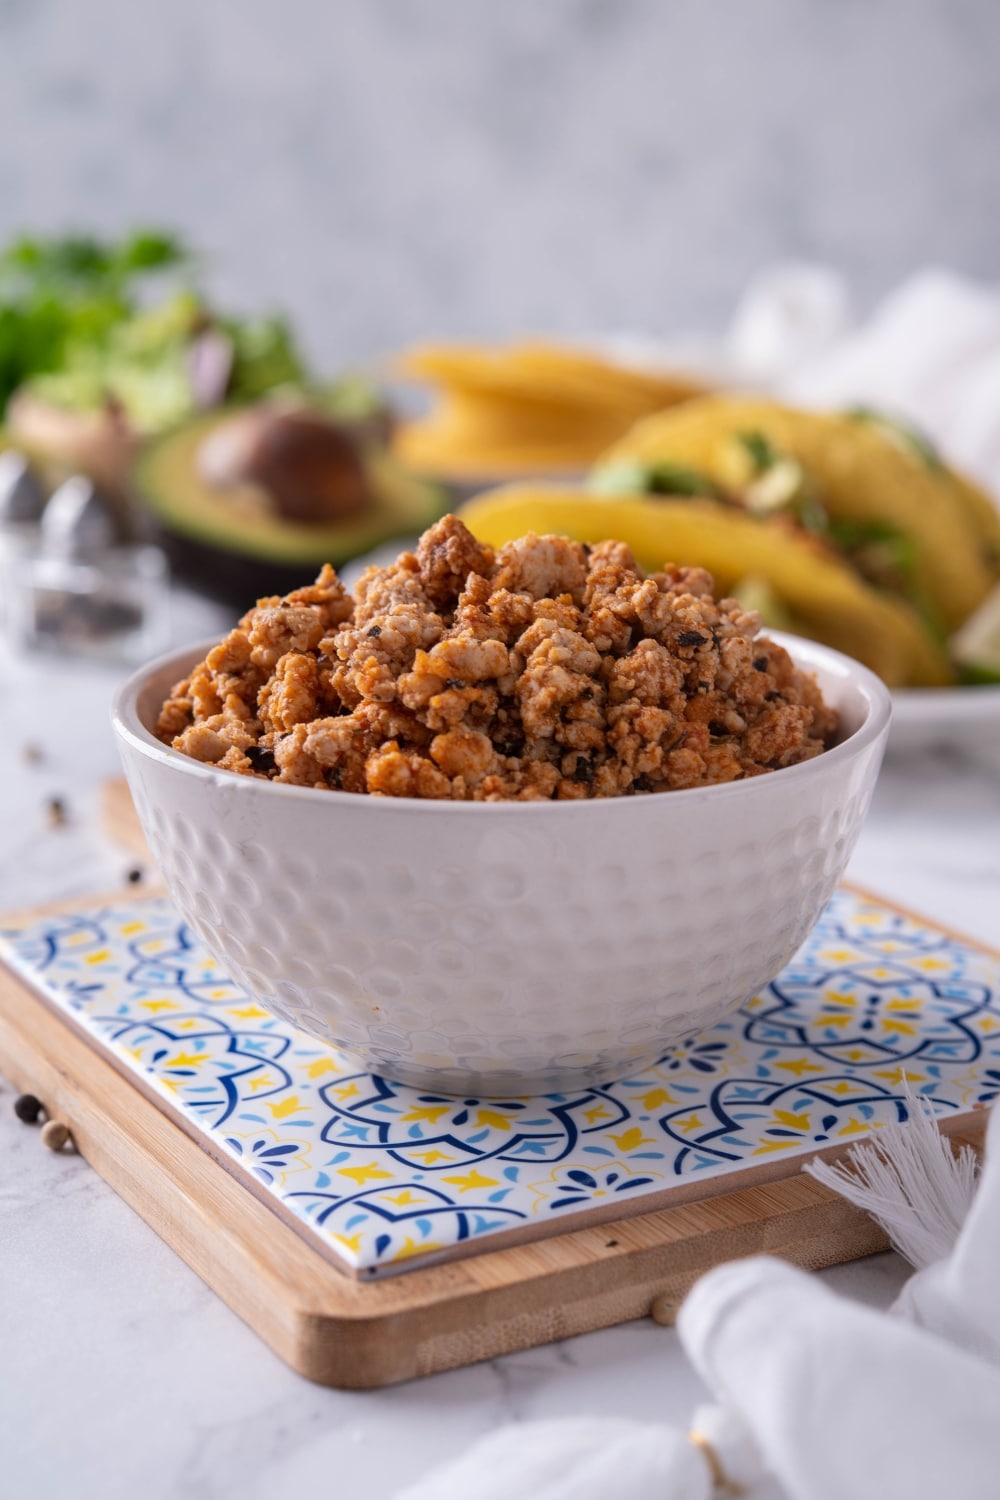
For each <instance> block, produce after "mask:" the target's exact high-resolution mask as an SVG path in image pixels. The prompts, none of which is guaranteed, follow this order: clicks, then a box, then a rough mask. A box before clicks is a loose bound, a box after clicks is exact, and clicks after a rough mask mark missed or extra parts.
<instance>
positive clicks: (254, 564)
mask: <svg viewBox="0 0 1000 1500" xmlns="http://www.w3.org/2000/svg"><path fill="white" fill-rule="evenodd" d="M148 531H149V533H150V539H151V540H152V541H154V542H155V543H156V545H157V546H159V547H162V548H163V550H164V552H165V553H166V554H167V558H168V559H169V562H170V570H171V573H172V575H173V576H174V577H175V578H178V579H180V580H181V581H182V582H184V583H186V584H188V585H190V587H191V588H193V589H196V590H197V591H198V593H199V594H204V595H205V596H206V598H209V599H215V600H217V601H218V603H219V604H227V605H230V606H232V607H233V608H234V609H238V610H240V611H243V610H247V609H250V608H252V606H253V605H254V604H255V602H256V601H257V600H258V599H263V598H265V597H267V596H269V595H271V594H290V593H291V592H292V590H293V589H300V588H302V587H303V585H304V584H307V583H312V581H313V579H314V578H315V577H316V575H317V573H318V572H319V570H320V568H321V567H322V566H323V563H324V562H327V561H333V559H327V558H320V559H319V561H318V562H316V563H311V562H299V563H283V562H268V561H267V560H266V559H265V558H261V557H251V556H249V554H248V553H245V552H242V553H241V552H231V551H227V550H226V549H225V548H222V547H213V546H210V545H208V544H207V543H205V542H199V541H196V540H195V539H194V537H190V536H181V534H180V532H177V531H171V530H170V529H169V527H166V526H164V525H162V524H161V522H159V521H158V520H157V518H156V517H155V516H151V517H150V518H149V526H148ZM405 541H406V538H405V537H404V538H401V539H400V546H401V547H402V546H403V545H404V544H405ZM348 561H349V559H348V558H341V559H340V562H339V564H336V563H335V564H334V566H341V567H342V566H343V565H344V563H346V562H348Z"/></svg>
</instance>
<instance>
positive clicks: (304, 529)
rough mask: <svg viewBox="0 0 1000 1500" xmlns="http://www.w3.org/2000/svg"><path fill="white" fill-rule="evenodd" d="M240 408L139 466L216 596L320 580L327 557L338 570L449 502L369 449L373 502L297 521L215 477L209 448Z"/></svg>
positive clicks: (216, 415)
mask: <svg viewBox="0 0 1000 1500" xmlns="http://www.w3.org/2000/svg"><path fill="white" fill-rule="evenodd" d="M239 410H240V409H239V408H233V407H228V408H222V409H219V410H216V411H213V412H211V413H208V414H207V415H205V416H201V417H196V418H195V419H193V420H192V421H189V422H186V423H184V425H183V426H182V427H178V428H176V429H175V430H174V431H172V432H169V433H167V434H166V435H165V436H163V437H161V438H158V439H156V440H154V441H153V442H152V443H150V445H149V446H148V447H147V448H146V449H145V450H144V451H143V453H142V454H141V456H140V457H139V459H138V460H137V462H136V465H135V469H134V471H133V473H134V483H135V489H136V491H137V497H138V499H139V501H140V503H141V504H142V505H143V507H144V509H145V510H146V512H147V514H148V516H149V518H150V520H151V522H152V528H153V530H154V532H155V535H156V540H157V541H158V542H160V544H161V545H162V546H163V547H164V549H165V550H166V552H167V554H168V556H169V557H170V560H171V564H172V566H173V568H174V570H175V572H176V573H177V574H178V576H179V577H182V578H185V579H187V580H188V581H189V582H190V583H192V584H194V585H195V586H196V587H198V588H199V589H201V590H202V591H203V592H205V593H206V594H209V595H210V596H211V597H213V598H215V599H219V600H221V601H222V602H224V603H227V604H234V605H236V606H237V607H246V606H247V605H248V604H250V603H252V601H253V600H254V599H256V598H258V597H260V596H262V595H267V594H285V593H288V592H289V591H290V590H292V589H295V588H300V587H301V586H302V585H303V584H306V583H309V582H311V580H312V579H313V578H314V577H315V575H316V574H317V573H318V572H319V569H320V568H321V567H322V566H323V564H324V563H326V562H328V563H332V564H333V566H334V567H339V566H342V565H343V564H344V563H346V562H349V561H350V560H351V558H354V557H360V556H362V555H363V554H364V553H366V552H370V551H371V550H372V549H373V548H374V547H378V546H380V545H381V544H382V543H384V542H388V541H391V540H392V539H393V538H394V537H399V538H401V539H405V538H407V537H413V536H416V535H418V534H419V533H420V532H422V531H424V530H425V529H426V528H427V527H428V526H430V525H431V524H432V523H433V522H434V521H436V520H437V519H438V517H439V516H441V515H443V514H444V512H445V510H446V509H447V499H446V495H445V492H444V490H443V489H441V488H440V486H438V485H435V484H432V483H430V482H428V481H426V480H423V479H417V478H415V477H414V476H413V475H412V474H409V473H407V472H406V470H404V469H402V468H401V467H400V465H399V464H398V462H397V461H396V460H394V459H393V458H392V457H391V456H390V455H389V454H388V453H387V452H386V451H385V450H383V449H378V448H370V447H368V448H365V449H363V450H362V451H361V453H360V457H361V462H362V464H363V467H364V471H365V476H366V478H367V481H368V500H367V502H366V504H365V505H364V507H363V508H361V509H359V510H357V511H354V512H352V513H351V514H349V515H345V516H343V517H341V518H339V519H337V520H335V521H321V522H303V521H298V520H292V519H289V518H288V517H286V516H282V515H281V514H280V513H279V512H278V511H277V510H275V509H274V508H273V507H268V506H267V505H266V504H263V503H262V499H263V497H262V496H261V494H260V492H259V490H257V489H256V488H255V487H254V486H249V485H235V486H233V485H230V486H227V487H225V488H221V487H218V486H216V485H214V484H212V483H209V482H208V481H207V479H206V478H205V476H204V474H203V472H202V468H203V465H202V463H201V462H200V461H199V455H200V454H201V451H202V447H203V445H204V443H205V442H206V441H207V439H208V438H209V437H210V436H211V435H212V434H213V432H215V431H216V430H217V429H219V428H220V427H221V426H222V424H224V423H228V422H230V421H231V419H232V418H233V417H234V416H235V415H237V414H238V411H239ZM244 410H245V408H244Z"/></svg>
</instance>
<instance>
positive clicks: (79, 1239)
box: [0, 596, 1000, 1500]
mask: <svg viewBox="0 0 1000 1500" xmlns="http://www.w3.org/2000/svg"><path fill="white" fill-rule="evenodd" d="M175 603H176V608H175V613H174V635H175V638H176V639H178V640H183V639H192V638H196V637H197V636H199V635H205V634H208V633H211V632H212V631H213V630H214V629H216V628H217V627H219V628H221V626H222V624H223V623H224V618H225V617H224V615H223V613H222V612H217V611H215V610H214V608H213V607H211V606H208V605H206V604H204V603H203V602H202V601H196V600H194V599H192V598H190V597H186V596H178V597H177V599H176V601H175ZM121 675H122V673H121V669H115V668H111V667H93V666H91V667H82V666H80V665H79V664H66V663H63V662H59V661H54V660H43V659H42V658H37V659H31V660H27V659H13V658H11V657H10V656H9V655H8V656H4V657H0V704H2V705H3V708H2V715H0V722H2V724H3V738H2V750H0V771H2V774H0V827H2V829H3V833H2V849H3V858H2V860H0V910H9V909H12V908H15V907H23V906H27V905H30V904H33V903H38V902H43V901H51V900H55V899H59V898H68V897H72V896H77V895H85V894H87V893H90V892H95V893H96V892H104V891H108V890H111V889H114V888H115V887H117V886H119V885H120V884H121V883H122V880H123V877H124V875H125V873H126V871H127V870H128V869H129V867H130V866H131V865H132V864H134V863H135V861H134V859H132V858H131V857H130V856H129V854H128V853H127V852H125V851H122V850H120V849H118V848H116V847H115V846H114V845H113V844H111V842H110V841H109V840H108V839H107V838H106V837H105V835H104V834H103V833H102V831H101V828H100V824H99V819H98V793H99V787H100V783H101V781H102V780H103V779H104V778H106V777H108V776H111V775H114V774H116V773H117V770H118V765H117V756H116V751H115V747H114V743H113V740H112V735H111V731H110V728H109V726H108V720H107V705H108V700H109V697H110V694H111V692H112V690H113V688H114V686H115V683H116V682H117V681H118V680H119V678H120V676H121ZM53 704H57V705H58V710H57V711H54V710H53V708H52V705H53ZM29 747H34V749H35V752H36V753H35V754H34V755H32V754H31V753H30V751H29ZM53 796H58V797H60V798H61V799H63V801H64V803H65V805H66V810H67V822H66V823H65V824H64V825H63V826H61V827H58V828H53V827H51V826H50V825H49V821H48V817H47V810H46V804H47V800H48V799H49V798H51V797H53ZM998 834H1000V765H998V767H997V768H996V769H990V767H989V765H988V764H984V763H983V761H982V760H981V759H973V758H971V757H967V756H966V755H965V754H964V753H963V751H962V748H961V746H954V747H950V748H948V747H945V748H942V749H941V750H939V751H937V752H933V753H921V754H919V755H916V754H915V755H912V756H909V757H901V756H891V757H890V759H889V761H888V763H887V765H886V768H885V770H884V771H883V775H882V779H881V781H880V784H879V787H878V789H877V792H876V796H875V803H874V807H873V810H872V813H871V817H870V819H869V822H868V825H867V827H866V829H865V832H864V833H863V835H862V838H861V842H860V845H859V847H858V849H857V851H856V853H855V856H854V858H853V860H852V863H851V866H850V871H849V874H850V876H851V877H852V878H853V879H854V880H855V881H857V882H858V883H859V884H862V885H865V886H867V887H869V888H870V889H872V890H875V891H878V892H880V893H884V894H885V895H887V896H889V897H891V898H893V899H895V900H896V901H898V902H900V903H901V904H903V905H907V906H910V907H912V908H914V909H916V910H918V911H925V912H927V913H928V914H931V915H933V916H936V917H937V918H939V919H940V920H942V921H943V922H945V923H948V924H951V925H953V926H955V927H957V928H959V929H963V930H965V931H967V932H969V933H970V934H973V935H975V936H978V937H980V938H983V939H985V940H987V941H993V942H997V941H998V940H1000V837H998ZM12 1097H13V1091H12V1090H11V1088H10V1087H9V1085H8V1084H6V1083H5V1082H4V1081H2V1080H0V1153H2V1160H3V1163H4V1166H3V1169H2V1171H0V1389H2V1392H3V1400H2V1401H0V1454H2V1455H3V1469H4V1478H5V1481H6V1483H5V1486H4V1489H5V1492H9V1493H10V1494H16V1493H24V1494H30V1495H32V1496H33V1497H48V1496H55V1495H64V1494H65V1495H72V1496H73V1497H74V1500H89V1497H95V1500H96V1497H101V1500H117V1497H126V1496H129V1497H131V1496H134V1495H136V1494H142V1495H143V1496H144V1497H145V1500H160V1497H164V1500H165V1497H168V1496H176V1495H180V1494H183V1495H184V1496H185V1497H187V1500H213V1497H216V1496H219V1497H222V1496H229V1495H235V1494H239V1495H240V1496H242V1497H245V1500H254V1497H257V1496H260V1497H263V1496H265V1495H271V1494H273V1493H274V1492H275V1491H276V1490H278V1489H280V1490H281V1492H283V1493H285V1494H289V1495H292V1494H300V1493H305V1492H309V1493H316V1494H333V1493H334V1491H335V1490H336V1492H338V1493H340V1494H344V1493H348V1492H349V1493H352V1494H353V1493H358V1494H364V1495H365V1496H366V1497H371V1500H382V1497H386V1500H388V1497H390V1496H392V1495H393V1494H394V1493H395V1491H396V1489H397V1488H398V1487H399V1486H401V1485H402V1484H403V1483H404V1482H407V1481H410V1480H412V1479H413V1478H415V1477H416V1476H417V1475H419V1474H421V1473H423V1472H424V1471H426V1470H428V1469H430V1468H432V1467H433V1466H435V1465H436V1464H438V1463H440V1462H442V1461H443V1460H444V1459H446V1458H447V1457H449V1456H450V1455H452V1454H454V1453H456V1452H458V1451H460V1450H461V1449H462V1448H463V1447H465V1446H466V1445H467V1444H468V1443H469V1442H470V1441H472V1440H473V1439H474V1438H475V1437H477V1436H479V1435H481V1434H482V1433H484V1432H486V1431H489V1430H491V1429H493V1428H494V1427H496V1426H498V1425H500V1424H502V1423H504V1422H508V1421H523V1420H527V1419H530V1418H538V1417H555V1416H562V1415H580V1414H585V1413H587V1412H590V1411H592V1412H595V1413H597V1412H600V1413H602V1414H605V1415H622V1416H625V1415H627V1416H630V1417H635V1418H639V1419H644V1420H649V1421H656V1420H662V1421H669V1422H673V1423H676V1424H678V1425H682V1426H683V1425H684V1424H685V1423H686V1422H687V1419H688V1418H689V1416H690V1413H691V1411H692V1409H693V1407H694V1406H695V1405H696V1404H697V1402H698V1401H699V1400H701V1399H703V1397H704V1392H703V1390H702V1389H701V1387H700V1384H699V1381H698V1379H697V1377H696V1376H695V1374H694V1372H693V1371H692V1370H691V1369H690V1367H689V1366H688V1365H687V1363H686V1361H685V1359H684V1356H683V1354H682V1352H681V1350H680V1347H679V1344H678V1341H677V1338H676V1336H675V1334H674V1333H673V1332H672V1331H668V1330H664V1329H661V1328H659V1327H657V1326H656V1325H655V1324H653V1323H652V1322H643V1323H633V1324H629V1325H626V1326H623V1327H621V1328H615V1329H610V1330H607V1331H605V1332H601V1333H595V1334H590V1335H587V1336H584V1337H581V1338H576V1339H572V1340H569V1341H567V1342H564V1343H561V1344H554V1345H550V1346H548V1347H545V1348H540V1349H535V1350H531V1351H529V1352H526V1353H524V1354H517V1355H511V1356H508V1357H506V1358H503V1359H497V1360H493V1361H491V1362H489V1363H488V1364H484V1365H477V1366H473V1367H471V1368H469V1369H466V1370H461V1371H456V1372H453V1373H450V1374H446V1375H440V1376H436V1377H433V1378H431V1379H427V1380H424V1381H420V1382H416V1383H413V1384H410V1385H406V1386H401V1387H398V1388H395V1389H390V1390H385V1391H379V1392H371V1393H353V1392H351V1393H345V1392H339V1391H328V1390H322V1389H320V1388H318V1387H315V1386H311V1385H309V1384H307V1383H306V1382H305V1381H303V1380H301V1379H300V1378H299V1377H297V1376H296V1375H293V1374H292V1373H291V1372H290V1371H289V1370H287V1369H286V1368H285V1367H284V1366H283V1365H282V1364H281V1363H280V1362H279V1361H278V1360H277V1358H276V1357H275V1356H274V1355H272V1354H271V1353H270V1351H269V1350H268V1349H267V1348H266V1347H265V1346H264V1345H263V1344H262V1343H260V1342H259V1341H258V1340H257V1338H256V1337H255V1335H253V1334H252V1333H251V1332H250V1331H249V1330H248V1329H247V1328H246V1327H245V1326H244V1325H243V1324H242V1323H241V1322H240V1321H239V1320H238V1319H237V1318H236V1317H235V1316H234V1315H233V1314H232V1313H230V1312H229V1310H228V1309H227V1308H226V1307H225V1306H224V1305H223V1304H222V1303H221V1302H220V1301H218V1299H217V1298H216V1297H215V1296H214V1295H213V1294H212V1293H211V1292H210V1291H209V1290H208V1289H207V1288H206V1287H205V1286H204V1285H203V1284H202V1283H201V1282H200V1281H199V1280H198V1278H197V1277H196V1276H195V1275H194V1274H193V1272H191V1271H189V1270H188V1268H187V1267H186V1266H185V1265H184V1264H183V1263H182V1262H181V1261H180V1260H179V1259H178V1258H177V1257H176V1256H175V1255H174V1254H173V1253H172V1252H171V1251H170V1250H168V1249H167V1247H166V1246H165V1245H164V1244H162V1243H161V1242H160V1241H159V1240H158V1239H157V1238H156V1236H155V1235H154V1234H153V1232H152V1231H151V1230H150V1229H148V1228H147V1227H146V1225H145V1224H144V1223H142V1221H141V1220H140V1219H138V1218H137V1217H136V1215H135V1214H133V1213H132V1211H131V1210H130V1209H128V1208H127V1207H126V1206H125V1205H124V1203H122V1202H121V1201H120V1200H119V1199H118V1198H117V1197H116V1196H115V1195H114V1194H113V1193H112V1192H111V1190H110V1189H109V1188H107V1187H106V1186H105V1184H104V1183H103V1182H102V1181H101V1179H100V1178H99V1177H98V1176H97V1175H96V1174H95V1173H94V1172H93V1171H92V1170H91V1169H90V1168H89V1167H88V1166H87V1164H86V1162H84V1161H83V1160H82V1159H81V1158H79V1157H76V1156H71V1155H60V1156H54V1155H52V1154H50V1153H49V1152H46V1151H45V1150H44V1149H42V1148H41V1146H40V1145H39V1141H38V1137H37V1134H36V1133H35V1132H33V1131H31V1130H28V1129H25V1128H24V1127H23V1126H21V1125H19V1124H18V1122H17V1121H16V1119H15V1118H14V1115H13V1113H12V1110H11V1107H10V1106H11V1103H12ZM824 1274H825V1279H826V1280H827V1281H828V1282H829V1283H830V1284H831V1285H833V1286H834V1287H835V1288H837V1289H838V1290H840V1291H842V1292H843V1293H844V1294H845V1295H847V1296H850V1297H854V1298H858V1299H861V1300H863V1301H866V1302H869V1303H871V1304H873V1305H877V1306H880V1307H884V1306H887V1305H888V1303H889V1302H890V1301H891V1300H892V1299H893V1297H894V1295H895V1293H896V1291H897V1289H898V1287H899V1286H900V1284H901V1282H902V1281H903V1279H904V1278H905V1276H906V1274H907V1270H906V1267H905V1266H904V1265H903V1263H902V1262H901V1261H899V1260H898V1259H897V1257H895V1256H892V1255H884V1256H877V1257H874V1258H872V1259H870V1260H867V1261H863V1262H859V1263H857V1264H856V1265H852V1266H845V1267H839V1268H836V1269H835V1270H832V1271H829V1272H826V1273H824Z"/></svg>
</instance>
